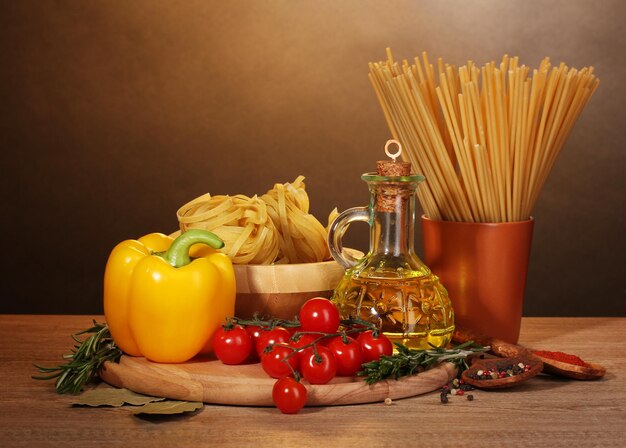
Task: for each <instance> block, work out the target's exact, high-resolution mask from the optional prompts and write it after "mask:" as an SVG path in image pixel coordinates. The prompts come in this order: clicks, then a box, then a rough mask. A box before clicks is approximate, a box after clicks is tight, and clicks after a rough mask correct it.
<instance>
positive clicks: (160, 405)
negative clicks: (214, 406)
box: [133, 400, 204, 415]
mask: <svg viewBox="0 0 626 448" xmlns="http://www.w3.org/2000/svg"><path fill="white" fill-rule="evenodd" d="M203 406H204V404H203V403H202V402H201V401H175V400H167V401H159V402H153V403H148V404H144V405H143V406H140V407H137V408H134V409H133V414H135V415H139V414H159V415H170V414H182V413H183V412H193V411H197V410H198V409H202V407H203Z"/></svg>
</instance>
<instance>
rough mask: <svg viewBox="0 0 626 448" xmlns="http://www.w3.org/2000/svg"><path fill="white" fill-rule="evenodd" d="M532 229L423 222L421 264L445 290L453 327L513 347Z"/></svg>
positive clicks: (512, 225) (526, 226) (523, 225)
mask: <svg viewBox="0 0 626 448" xmlns="http://www.w3.org/2000/svg"><path fill="white" fill-rule="evenodd" d="M533 224H534V220H533V219H532V218H531V219H529V220H527V221H519V222H506V223H465V222H452V221H435V220H431V219H428V218H426V217H425V216H422V231H423V238H424V261H425V262H426V265H427V266H428V267H429V268H430V269H431V270H432V271H433V272H434V273H435V274H436V275H438V276H439V278H440V279H441V282H442V283H443V285H444V286H445V287H446V289H447V290H448V293H449V296H450V300H451V301H452V306H453V307H454V313H455V323H456V324H457V325H459V326H462V327H465V328H470V329H472V330H476V331H479V332H481V333H484V334H487V335H489V336H492V337H496V338H500V339H503V340H505V341H507V342H511V343H516V342H517V340H518V338H519V332H520V324H521V321H522V307H523V304H524V290H525V287H526V274H527V272H528V258H529V256H530V246H531V241H532V234H533Z"/></svg>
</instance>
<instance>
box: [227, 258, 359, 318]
mask: <svg viewBox="0 0 626 448" xmlns="http://www.w3.org/2000/svg"><path fill="white" fill-rule="evenodd" d="M344 250H345V249H344ZM353 254H355V256H356V257H359V256H363V254H362V253H360V252H358V251H353ZM359 254H360V255H359ZM233 267H234V269H235V278H236V281H237V299H236V302H235V315H236V316H237V317H240V318H244V319H247V318H251V317H252V316H253V315H254V314H255V313H257V314H259V315H260V316H267V317H277V318H280V319H293V318H294V316H297V315H298V312H299V310H300V307H301V306H302V304H303V303H304V302H306V301H307V300H308V299H311V298H313V297H325V298H327V299H328V298H330V296H331V295H332V293H333V290H334V289H335V287H336V286H337V284H339V280H341V277H342V276H343V274H344V272H345V271H344V269H343V267H342V266H341V265H340V264H339V263H337V262H336V261H334V260H332V261H323V262H320V263H300V264H283V265H280V264H278V265H233Z"/></svg>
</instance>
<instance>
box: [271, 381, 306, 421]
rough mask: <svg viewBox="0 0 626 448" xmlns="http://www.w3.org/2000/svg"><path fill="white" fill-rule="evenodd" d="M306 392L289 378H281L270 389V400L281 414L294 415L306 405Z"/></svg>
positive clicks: (300, 385) (302, 386)
mask: <svg viewBox="0 0 626 448" xmlns="http://www.w3.org/2000/svg"><path fill="white" fill-rule="evenodd" d="M306 396H307V391H306V387H304V385H303V384H302V383H299V382H298V381H296V380H294V379H293V378H291V377H285V378H281V379H279V380H278V381H276V383H274V387H273V388H272V400H274V404H275V405H276V407H277V408H278V409H280V412H282V413H283V414H296V413H297V412H298V411H299V410H300V409H302V407H303V406H304V405H305V404H306Z"/></svg>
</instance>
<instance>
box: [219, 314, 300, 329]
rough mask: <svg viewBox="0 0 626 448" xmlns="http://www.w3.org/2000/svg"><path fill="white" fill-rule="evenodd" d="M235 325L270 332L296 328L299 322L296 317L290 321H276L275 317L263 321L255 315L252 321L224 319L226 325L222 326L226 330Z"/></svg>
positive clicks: (237, 318)
mask: <svg viewBox="0 0 626 448" xmlns="http://www.w3.org/2000/svg"><path fill="white" fill-rule="evenodd" d="M235 325H242V326H244V327H249V326H256V327H260V328H262V329H264V330H272V329H274V328H276V327H284V328H297V327H299V326H300V322H299V321H298V317H297V316H296V317H294V318H293V319H292V320H287V319H277V318H275V317H272V318H270V319H263V317H261V316H259V315H258V314H256V313H255V314H254V316H253V317H252V319H242V318H239V317H229V318H228V319H226V324H225V325H223V326H224V328H226V329H232V328H233V327H234V326H235Z"/></svg>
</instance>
